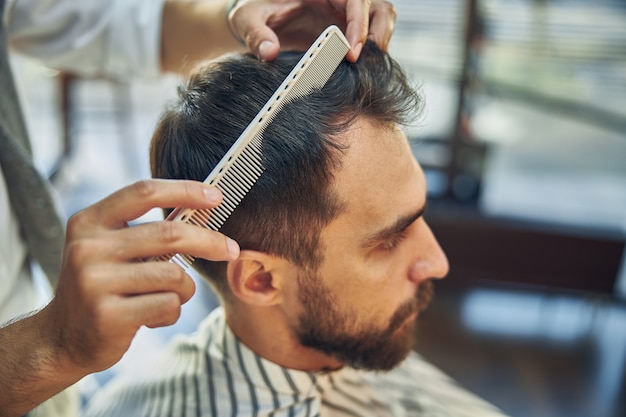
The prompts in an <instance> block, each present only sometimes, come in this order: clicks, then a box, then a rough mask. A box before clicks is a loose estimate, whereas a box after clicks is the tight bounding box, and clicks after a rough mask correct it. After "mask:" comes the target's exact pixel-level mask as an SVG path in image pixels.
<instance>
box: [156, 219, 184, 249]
mask: <svg viewBox="0 0 626 417" xmlns="http://www.w3.org/2000/svg"><path fill="white" fill-rule="evenodd" d="M157 227H158V234H159V236H161V239H162V240H163V241H164V242H166V243H168V244H172V243H176V242H177V241H179V240H180V239H181V237H182V232H181V230H180V227H179V225H178V224H177V222H169V221H163V222H160V223H158V226H157Z"/></svg>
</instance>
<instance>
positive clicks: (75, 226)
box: [65, 210, 86, 236]
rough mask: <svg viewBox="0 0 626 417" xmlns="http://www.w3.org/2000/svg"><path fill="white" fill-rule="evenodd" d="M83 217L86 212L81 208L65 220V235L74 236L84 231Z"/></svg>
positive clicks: (84, 221)
mask: <svg viewBox="0 0 626 417" xmlns="http://www.w3.org/2000/svg"><path fill="white" fill-rule="evenodd" d="M85 217H86V214H85V211H84V210H81V211H79V212H77V213H75V214H73V215H72V216H70V218H69V219H68V220H67V225H66V231H65V233H66V235H67V236H74V235H78V234H79V233H81V232H82V231H84V225H85V223H86V220H85Z"/></svg>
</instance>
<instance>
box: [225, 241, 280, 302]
mask: <svg viewBox="0 0 626 417" xmlns="http://www.w3.org/2000/svg"><path fill="white" fill-rule="evenodd" d="M289 264H290V263H289V262H288V261H286V260H284V259H282V258H278V257H275V256H272V255H269V254H267V253H265V252H258V251H253V250H242V251H241V252H240V253H239V258H237V259H236V260H234V261H230V262H229V263H228V268H227V270H226V276H227V278H228V285H229V286H230V289H231V291H232V292H233V294H235V296H236V297H238V298H239V299H240V300H242V301H243V302H245V303H246V304H252V305H258V306H269V305H274V304H277V303H279V302H280V301H281V300H282V295H283V291H282V290H283V280H284V279H285V277H284V276H283V275H284V273H285V272H287V271H289V270H290V268H289V267H288V265H289ZM285 267H287V269H285Z"/></svg>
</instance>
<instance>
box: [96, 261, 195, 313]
mask: <svg viewBox="0 0 626 417" xmlns="http://www.w3.org/2000/svg"><path fill="white" fill-rule="evenodd" d="M92 275H93V276H92V277H91V279H90V282H91V285H92V287H96V288H97V291H98V292H100V293H109V294H113V295H115V296H118V297H134V296H137V295H153V294H159V293H165V292H168V293H172V294H176V295H177V296H178V303H179V304H185V303H186V302H187V301H189V300H190V299H191V297H192V296H193V294H194V292H195V289H196V286H195V283H194V281H193V279H191V277H190V276H189V275H187V274H186V273H185V272H184V271H183V270H182V269H181V268H180V267H178V266H177V265H175V264H173V263H169V262H141V263H135V264H131V265H126V266H123V267H121V266H119V265H109V266H102V267H100V268H98V269H97V270H95V271H94V272H93V273H92ZM111 277H116V279H111Z"/></svg>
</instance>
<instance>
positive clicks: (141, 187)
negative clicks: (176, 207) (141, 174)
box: [131, 179, 156, 199]
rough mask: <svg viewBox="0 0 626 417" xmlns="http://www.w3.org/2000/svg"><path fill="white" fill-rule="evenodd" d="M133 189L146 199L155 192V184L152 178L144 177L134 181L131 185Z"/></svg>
mask: <svg viewBox="0 0 626 417" xmlns="http://www.w3.org/2000/svg"><path fill="white" fill-rule="evenodd" d="M131 187H132V189H133V191H134V192H135V193H136V194H137V195H138V196H139V197H140V198H142V199H148V198H151V197H152V196H154V194H155V193H156V184H155V182H154V181H152V180H148V179H144V180H139V181H137V182H135V183H134V184H133V185H132V186H131Z"/></svg>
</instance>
